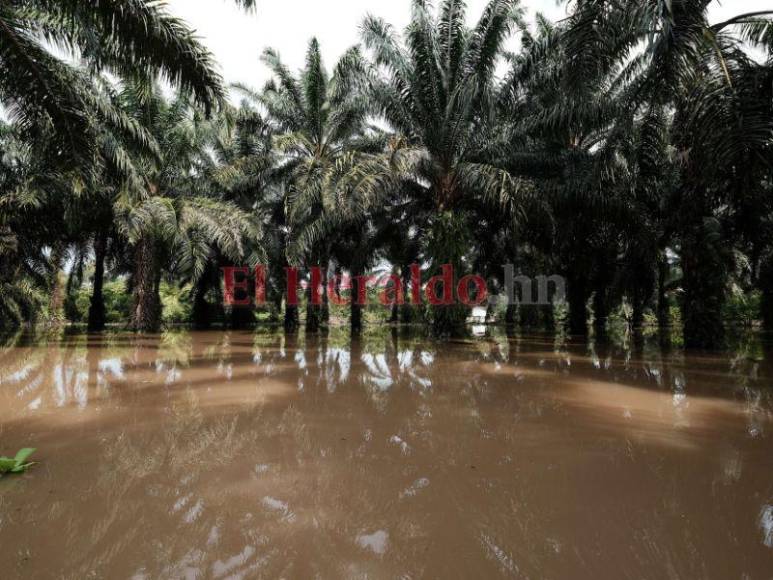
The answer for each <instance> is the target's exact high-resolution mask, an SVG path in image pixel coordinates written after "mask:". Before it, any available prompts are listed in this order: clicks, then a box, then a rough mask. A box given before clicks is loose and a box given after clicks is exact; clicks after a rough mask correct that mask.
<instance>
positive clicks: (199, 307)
mask: <svg viewBox="0 0 773 580" xmlns="http://www.w3.org/2000/svg"><path fill="white" fill-rule="evenodd" d="M208 271H209V267H207V268H206V270H205V272H204V274H203V275H202V276H201V278H199V279H198V281H197V282H196V286H195V288H194V289H193V327H194V328H196V329H197V330H206V329H208V328H210V327H211V326H212V319H211V317H210V311H211V309H210V305H209V302H207V291H208V289H209V278H208V273H209V272H208Z"/></svg>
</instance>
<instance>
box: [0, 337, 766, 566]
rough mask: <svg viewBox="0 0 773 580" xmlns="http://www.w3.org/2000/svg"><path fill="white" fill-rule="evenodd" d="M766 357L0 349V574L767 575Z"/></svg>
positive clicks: (214, 342)
mask: <svg viewBox="0 0 773 580" xmlns="http://www.w3.org/2000/svg"><path fill="white" fill-rule="evenodd" d="M768 360H769V359H767V358H766V359H765V360H761V361H757V362H755V361H749V360H747V359H743V358H734V357H731V356H729V355H717V356H715V357H711V356H708V355H701V356H700V357H692V356H690V355H684V354H681V353H680V354H663V353H660V352H659V351H657V350H651V349H648V350H646V351H645V354H642V353H641V352H639V353H632V352H630V351H623V350H619V349H615V348H614V347H598V348H595V349H594V348H593V347H591V346H588V345H585V344H558V343H556V344H555V345H554V343H553V341H547V340H538V341H530V340H528V339H525V340H518V341H508V340H507V339H497V340H480V341H468V342H457V343H450V344H444V343H424V342H422V341H417V340H413V339H402V338H398V339H395V338H393V337H385V338H376V339H372V340H367V341H363V342H355V343H350V342H349V341H347V340H343V339H341V340H338V339H335V338H334V337H331V338H317V339H312V338H305V339H304V338H293V337H285V336H282V335H260V334H256V335H253V334H250V333H217V332H212V333H184V332H180V333H170V334H165V335H163V336H146V337H134V336H130V335H117V336H108V337H98V336H90V337H67V338H65V339H62V340H52V341H48V342H45V343H38V342H35V341H22V342H20V343H19V344H18V345H16V346H13V345H11V346H8V347H6V348H4V349H2V351H0V408H2V409H3V412H2V415H0V454H5V455H9V454H13V453H15V451H16V450H17V449H18V448H20V447H25V446H33V447H37V448H38V452H37V454H36V455H35V457H34V458H35V459H36V460H37V461H39V462H40V464H39V465H38V466H37V467H36V468H34V469H33V470H32V471H30V472H29V473H27V474H25V475H23V476H19V477H14V478H9V477H6V478H3V479H0V557H1V558H2V561H3V572H2V573H0V576H2V577H3V578H74V579H75V578H77V579H82V578H90V577H97V578H154V579H155V578H261V577H265V578H278V577H285V578H310V577H320V578H365V577H367V578H394V577H411V578H420V577H441V578H455V577H476V578H478V577H481V578H496V577H511V578H512V577H514V578H615V579H617V578H722V579H724V578H769V577H770V576H771V570H773V507H772V506H773V439H771V437H773V434H771V429H773V389H772V388H771V380H772V379H773V368H771V366H770V364H769V362H768Z"/></svg>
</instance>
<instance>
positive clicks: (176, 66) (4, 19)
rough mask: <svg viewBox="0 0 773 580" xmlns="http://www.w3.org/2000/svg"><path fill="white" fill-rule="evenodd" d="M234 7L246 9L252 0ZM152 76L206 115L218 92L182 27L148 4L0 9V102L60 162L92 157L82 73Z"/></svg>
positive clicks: (39, 4) (210, 69)
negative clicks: (74, 61) (49, 141)
mask: <svg viewBox="0 0 773 580" xmlns="http://www.w3.org/2000/svg"><path fill="white" fill-rule="evenodd" d="M240 4H242V5H244V6H246V7H252V6H253V5H254V2H253V1H252V0H241V1H240ZM45 43H47V44H49V45H54V46H56V47H58V48H59V49H61V50H63V51H65V52H67V53H70V54H71V55H74V56H76V57H77V58H80V59H82V60H83V61H84V62H85V63H86V64H87V66H88V67H89V69H90V70H91V71H109V72H112V73H114V74H117V75H118V76H131V75H136V74H137V71H141V72H142V74H144V75H148V76H152V75H160V76H161V77H163V78H165V79H168V80H170V81H171V82H172V83H173V84H174V85H176V86H178V87H179V88H180V89H181V90H183V91H185V92H187V93H190V94H192V95H193V96H194V97H195V99H196V101H197V102H198V103H199V104H200V105H201V106H202V107H204V108H205V109H206V110H211V109H212V108H213V107H215V105H217V104H218V102H219V101H220V100H221V99H222V98H223V96H224V91H223V88H222V83H221V80H220V77H219V75H218V73H217V72H216V70H215V67H214V63H213V60H212V57H211V55H210V53H209V52H208V51H207V50H206V49H205V48H204V47H203V46H202V45H201V44H200V43H199V42H198V40H196V38H195V37H194V35H193V32H192V31H191V30H190V28H188V26H187V25H186V24H185V23H183V22H182V21H180V20H179V19H177V18H174V17H172V16H170V15H169V14H168V13H167V12H166V9H165V7H164V6H163V5H162V4H159V3H157V2H151V1H148V0H108V1H103V0H100V1H97V0H87V1H83V0H10V1H7V2H3V3H2V5H0V103H2V105H3V107H4V108H5V109H6V110H7V111H8V112H9V114H10V115H11V117H12V118H14V119H16V120H18V121H19V122H20V123H21V124H23V126H24V127H25V131H26V132H27V134H28V135H38V136H42V135H46V136H51V135H53V138H55V140H56V142H57V144H58V145H59V151H60V156H61V157H62V162H66V161H67V160H72V159H77V160H80V161H83V162H85V163H87V164H88V163H89V162H90V160H91V158H92V157H93V155H94V153H95V151H94V144H95V142H96V140H95V139H94V138H93V137H94V134H95V132H96V129H95V127H94V125H93V123H92V117H93V116H92V113H93V111H94V110H95V108H96V107H95V102H94V98H93V96H92V95H91V92H90V90H89V89H90V83H89V82H88V79H87V77H86V75H85V74H84V72H83V71H81V70H79V69H77V68H75V67H74V66H72V65H71V64H68V63H67V61H65V60H64V59H62V58H59V57H57V56H55V55H54V54H53V53H52V52H50V51H49V50H48V49H47V48H46V44H45Z"/></svg>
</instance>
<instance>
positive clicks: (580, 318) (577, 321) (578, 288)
mask: <svg viewBox="0 0 773 580" xmlns="http://www.w3.org/2000/svg"><path fill="white" fill-rule="evenodd" d="M567 294H568V296H567V298H568V300H569V332H570V334H574V335H577V336H587V335H588V298H589V296H588V288H587V284H586V282H585V280H583V279H581V278H576V279H573V280H572V279H570V280H569V288H568V293H567Z"/></svg>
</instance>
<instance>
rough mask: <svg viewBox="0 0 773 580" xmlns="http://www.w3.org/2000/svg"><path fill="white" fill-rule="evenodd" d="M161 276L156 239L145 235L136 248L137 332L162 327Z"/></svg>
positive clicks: (134, 326)
mask: <svg viewBox="0 0 773 580" xmlns="http://www.w3.org/2000/svg"><path fill="white" fill-rule="evenodd" d="M160 278H161V269H160V267H159V264H158V256H157V249H156V244H155V241H154V240H153V239H152V238H149V237H144V238H142V239H141V240H140V241H139V242H138V243H137V245H136V247H135V249H134V275H133V279H132V284H133V291H132V293H133V305H132V317H131V327H132V329H133V330H134V331H136V332H157V331H158V330H159V328H160V327H161V298H160V296H159V285H160Z"/></svg>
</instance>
